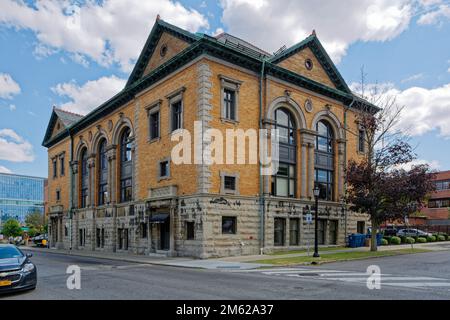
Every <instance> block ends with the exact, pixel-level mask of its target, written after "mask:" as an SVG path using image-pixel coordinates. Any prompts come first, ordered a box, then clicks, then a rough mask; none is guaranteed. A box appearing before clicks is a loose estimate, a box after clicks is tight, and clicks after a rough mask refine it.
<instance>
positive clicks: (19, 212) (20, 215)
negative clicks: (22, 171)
mask: <svg viewBox="0 0 450 320" xmlns="http://www.w3.org/2000/svg"><path fill="white" fill-rule="evenodd" d="M44 182H45V179H44V178H37V177H28V176H20V175H13V174H5V173H0V218H1V220H0V221H2V222H5V221H6V220H8V219H9V218H15V219H17V220H19V221H20V222H24V221H25V218H26V216H27V215H28V214H29V213H31V212H35V211H40V212H41V213H44Z"/></svg>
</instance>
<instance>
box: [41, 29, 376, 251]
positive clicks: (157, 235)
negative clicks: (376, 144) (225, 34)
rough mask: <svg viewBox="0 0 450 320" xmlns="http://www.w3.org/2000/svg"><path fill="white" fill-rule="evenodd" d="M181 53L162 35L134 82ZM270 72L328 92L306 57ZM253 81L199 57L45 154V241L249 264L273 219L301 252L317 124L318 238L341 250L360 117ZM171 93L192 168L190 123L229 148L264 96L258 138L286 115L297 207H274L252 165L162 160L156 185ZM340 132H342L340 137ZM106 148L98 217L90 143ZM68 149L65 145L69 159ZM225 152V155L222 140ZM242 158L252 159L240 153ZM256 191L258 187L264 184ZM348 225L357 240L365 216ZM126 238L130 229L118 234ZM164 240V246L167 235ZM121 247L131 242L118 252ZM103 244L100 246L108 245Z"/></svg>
mask: <svg viewBox="0 0 450 320" xmlns="http://www.w3.org/2000/svg"><path fill="white" fill-rule="evenodd" d="M163 45H165V46H167V48H168V49H167V52H166V54H165V55H164V57H161V55H160V50H161V47H162V46H163ZM188 46H189V43H188V42H186V41H184V40H182V39H179V38H177V37H175V36H174V35H171V34H169V33H166V32H163V33H162V36H161V38H160V40H159V42H158V43H157V45H156V46H155V49H154V50H153V56H152V57H150V59H149V61H147V63H146V67H145V68H144V70H143V73H142V77H144V79H145V78H146V77H152V76H154V74H155V70H158V68H164V65H163V63H165V62H168V61H169V59H170V58H173V57H176V55H177V54H178V53H180V52H181V51H183V50H185V49H186V48H187V47H188ZM305 59H311V60H312V61H313V65H314V67H313V69H312V70H307V69H306V68H305V66H304V61H305ZM278 66H281V67H283V68H285V69H287V70H290V71H293V72H296V73H298V74H300V75H302V76H304V77H306V78H309V79H311V80H313V81H316V82H319V83H321V84H324V85H326V86H329V87H330V88H333V89H336V86H335V84H334V83H333V82H332V81H331V80H330V77H328V75H327V73H326V72H325V71H324V70H323V68H322V66H321V64H320V62H319V60H318V59H317V58H316V57H315V56H314V54H313V52H312V51H311V50H310V49H309V48H306V49H303V50H302V51H300V52H298V53H296V54H294V55H292V56H291V57H289V58H286V59H285V60H282V61H281V62H280V63H278ZM223 79H227V81H231V82H233V81H234V82H235V83H238V84H239V90H238V93H237V95H238V119H237V121H228V120H226V119H223V113H222V102H223V101H222V99H223V95H222V89H223V88H222V86H223ZM260 80H261V79H260V74H259V73H258V72H255V71H254V70H253V71H252V70H250V69H248V68H245V67H243V66H238V65H237V64H233V63H230V62H229V61H224V60H222V59H220V58H217V57H212V56H210V55H208V54H204V55H202V56H200V57H198V58H196V59H193V60H192V61H190V62H188V63H186V64H184V65H180V66H179V67H177V68H176V69H174V70H173V71H172V72H170V73H169V74H167V75H166V76H165V77H163V78H161V79H158V80H157V81H155V82H153V83H151V84H150V85H149V86H147V87H146V88H143V89H141V90H139V91H138V92H134V94H133V96H132V97H131V98H130V99H129V101H128V102H125V103H123V104H122V105H119V106H117V107H115V108H114V109H113V110H111V111H110V112H108V113H105V114H104V115H103V116H102V117H101V118H100V119H97V120H96V121H93V122H92V123H90V124H89V125H87V126H84V127H83V128H82V129H80V130H76V132H73V133H72V136H70V137H66V138H64V139H63V140H62V141H60V142H58V143H56V144H54V145H51V146H50V147H49V149H48V154H49V187H48V189H49V207H50V212H52V208H53V211H55V210H59V211H58V212H53V216H52V219H53V221H54V222H53V224H52V229H53V230H54V231H53V234H55V233H56V234H57V235H58V236H54V240H53V241H54V242H57V243H58V244H59V245H60V246H63V247H65V248H67V247H70V248H76V249H79V250H86V249H89V250H105V251H113V252H116V251H128V250H132V251H133V252H134V253H139V254H144V253H151V252H158V251H159V250H169V252H170V254H172V255H191V256H192V255H193V256H197V257H202V258H203V257H211V256H223V255H232V254H255V253H259V250H260V249H264V251H271V250H274V248H275V247H276V246H277V245H276V244H275V243H276V242H277V241H279V239H278V240H276V239H275V235H274V223H275V220H276V219H284V220H285V228H286V230H285V231H286V232H285V241H283V247H289V246H290V245H291V246H294V247H299V246H301V245H302V244H303V243H305V241H306V240H307V239H308V238H310V237H311V234H308V233H307V232H306V230H305V229H304V226H303V224H304V223H303V219H304V214H305V213H306V212H307V210H310V208H311V206H312V205H313V202H312V200H313V199H312V188H313V186H314V177H313V174H314V141H315V140H314V139H315V133H314V132H315V131H316V128H315V123H317V121H319V120H325V121H328V122H330V123H331V124H332V127H333V128H334V142H333V149H334V171H333V174H334V177H333V178H334V179H333V180H334V184H333V194H334V196H333V199H332V201H328V202H325V204H324V206H325V207H324V208H325V209H324V210H325V211H326V210H328V211H326V212H328V215H327V216H322V219H323V220H324V221H326V223H325V227H324V228H328V227H327V226H328V225H329V224H333V223H338V224H339V230H340V231H339V234H337V235H334V234H333V235H327V236H326V237H325V238H324V242H328V243H329V244H334V243H342V242H343V241H345V235H344V231H343V230H344V227H343V226H342V223H343V222H342V221H341V220H342V219H343V218H342V217H343V213H341V212H343V211H342V210H344V208H342V205H341V204H340V201H341V197H342V196H343V194H344V191H345V190H344V187H345V186H344V178H343V177H344V167H345V161H348V160H350V159H361V158H362V155H361V154H359V153H358V151H357V148H358V137H357V135H355V134H354V133H356V134H357V133H358V126H357V123H356V121H355V120H356V116H357V114H356V111H355V110H354V109H351V108H350V109H349V108H348V107H347V106H346V105H344V103H343V102H341V101H338V100H335V99H332V98H330V97H327V96H325V95H322V94H318V93H316V92H313V91H311V90H308V89H305V88H304V87H301V86H299V85H294V84H293V83H290V82H287V81H284V80H280V79H279V78H277V77H276V76H266V75H265V76H264V79H263V80H262V82H260ZM261 84H262V86H260V85H261ZM260 90H262V92H260ZM175 92H176V93H177V94H179V95H181V96H182V105H183V113H182V119H183V120H182V123H183V126H182V127H183V129H185V130H187V131H188V132H190V133H191V138H192V141H191V147H192V148H191V159H194V158H195V157H194V151H195V148H196V145H195V144H194V131H195V130H194V123H195V122H196V121H197V122H201V123H203V125H205V126H207V127H208V128H212V129H218V130H219V131H220V132H221V133H222V136H223V137H224V138H225V137H226V130H227V129H240V130H243V131H246V130H258V129H259V128H260V94H261V95H262V105H261V111H262V119H261V121H262V123H264V125H263V127H262V128H264V129H269V130H270V129H271V128H272V126H273V121H274V120H273V113H274V110H276V109H277V108H278V107H285V108H287V109H289V110H292V112H293V113H294V114H295V118H296V122H297V128H296V129H297V130H296V142H297V143H296V144H297V146H296V168H297V169H296V192H295V197H294V198H284V199H283V198H281V197H274V196H271V195H270V193H271V187H270V186H271V179H272V178H271V177H270V176H267V177H260V167H259V164H245V165H241V164H211V165H207V164H183V165H175V164H174V163H173V162H172V161H170V169H169V172H170V174H169V177H167V178H163V179H162V178H160V177H159V162H160V161H162V160H166V159H171V151H172V149H173V148H174V146H176V145H177V143H178V142H177V141H172V137H173V136H174V133H171V132H170V131H169V129H170V102H169V99H170V95H171V94H173V93H175ZM307 101H310V102H311V103H312V110H307V108H306V107H305V104H306V102H307ZM155 106H157V107H158V108H159V128H160V135H159V138H158V139H154V140H150V137H149V130H150V128H149V117H148V114H149V108H150V107H155ZM58 121H60V120H58ZM271 121H272V122H271ZM56 123H58V122H56ZM345 123H346V126H347V130H344V125H345ZM127 127H128V128H130V130H131V133H132V146H133V147H132V157H133V161H132V181H133V182H132V189H133V196H132V199H131V201H129V202H126V203H121V201H120V175H121V171H120V157H121V156H120V154H121V153H120V142H119V137H120V134H121V132H123V130H124V128H127ZM204 130H205V128H204ZM59 132H61V131H59ZM55 136H57V134H55V133H53V134H52V137H55ZM102 138H105V139H106V141H107V150H108V151H107V159H108V170H109V171H108V199H107V201H106V203H105V204H104V205H102V206H98V201H99V195H98V191H99V189H98V188H99V186H98V184H99V183H98V179H99V172H98V168H99V154H98V143H99V142H100V140H101V139H102ZM71 143H73V150H72V152H71V149H70V146H71ZM223 146H224V149H223V155H224V156H225V154H226V149H225V148H226V143H225V141H224V143H223ZM83 148H87V152H88V158H89V160H88V163H89V168H88V176H89V200H88V204H87V206H86V207H84V208H80V204H81V201H80V199H81V198H80V185H81V178H80V177H81V161H80V154H81V153H80V151H81V150H82V149H83ZM62 152H64V153H65V161H66V174H65V175H64V176H60V175H59V169H58V176H57V177H56V178H54V179H52V159H53V158H54V157H55V156H58V155H60V154H61V153H62ZM245 152H246V153H247V157H246V158H247V159H248V149H247V150H246V151H245ZM71 153H73V159H71ZM236 154H237V150H235V155H236ZM70 160H72V162H71V163H69V161H70ZM58 166H59V163H58ZM70 170H72V171H71V172H72V174H73V181H74V184H73V190H74V193H73V194H72V199H73V203H72V204H70V203H69V202H70V198H71V196H70V189H71V180H70V177H71V175H70V174H69V171H70ZM223 173H225V174H232V175H236V176H238V177H239V179H238V190H239V192H237V193H236V194H234V195H229V194H224V193H223V192H222V183H223V181H222V177H221V174H223ZM260 181H263V184H262V185H261V184H260ZM57 190H60V191H61V200H60V201H56V199H55V196H56V191H57ZM261 190H262V193H261ZM60 206H62V209H61V208H60ZM262 208H264V212H265V215H266V216H265V219H264V220H265V221H266V222H265V224H264V226H262V225H261V223H262V222H261V221H262V219H261V215H262V214H263V212H262ZM308 208H309V209H308ZM289 210H291V211H289ZM292 210H293V211H292ZM330 210H331V211H330ZM325 211H324V212H325ZM330 212H331V213H330ZM293 214H294V216H293ZM161 216H164V217H163V218H164V219H166V220H164V221H165V222H163V223H161V221H158V223H153V222H154V221H153V222H152V219H162V218H161ZM68 217H70V218H68ZM158 217H159V218H158ZM223 217H235V218H236V219H237V220H236V221H237V222H236V223H237V224H238V226H237V231H235V234H232V235H228V234H223V231H222V229H221V228H222V226H221V223H223V220H222V219H223ZM295 219H297V220H298V221H300V224H299V228H300V229H299V230H298V232H299V236H298V239H297V240H298V241H288V240H289V239H288V236H289V228H290V227H289V226H290V225H291V226H292V225H294V222H295V221H297V220H295ZM346 219H347V218H346ZM291 220H292V221H291ZM167 221H170V223H169V222H167ZM345 221H346V222H345V223H346V226H345V232H346V233H347V232H350V231H352V230H356V222H357V221H358V222H364V223H366V222H367V217H365V216H363V215H357V214H354V215H353V216H352V220H351V222H347V220H345ZM290 223H291V224H290ZM295 223H297V222H295ZM191 224H193V227H192V225H191ZM63 226H64V227H65V228H66V229H67V228H69V229H70V230H69V231H67V233H65V235H64V236H63V235H62V231H61V230H62V228H63ZM164 226H165V227H164ZM188 227H192V228H193V229H192V230H191V229H188ZM347 227H348V228H347ZM142 228H146V230H147V231H146V233H147V234H148V238H147V239H143V238H140V237H141V236H142V234H143V230H142ZM164 228H167V229H164ZM347 229H348V230H347ZM98 230H103V231H102V232H101V234H102V237H105V239H103V238H102V240H99V238H98V232H99V231H98ZM105 230H106V231H105ZM124 230H127V231H126V233H124ZM326 230H328V229H326ZM330 230H331V229H330ZM324 232H325V231H324ZM336 232H337V231H336ZM166 233H167V239H166V238H164V236H163V235H164V234H166ZM123 237H126V238H127V240H126V242H125V240H124V239H123ZM190 237H193V238H192V239H191V238H190ZM85 238H86V239H87V240H86V239H85ZM278 238H279V236H278ZM330 239H331V240H330ZM332 239H334V240H332ZM103 242H105V243H106V245H105V246H103V244H102V243H103ZM125 243H126V246H125ZM242 243H247V244H246V247H241V246H242ZM124 246H125V247H126V249H124Z"/></svg>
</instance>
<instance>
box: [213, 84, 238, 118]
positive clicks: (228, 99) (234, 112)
mask: <svg viewBox="0 0 450 320" xmlns="http://www.w3.org/2000/svg"><path fill="white" fill-rule="evenodd" d="M219 79H220V85H221V100H222V112H221V118H222V120H225V121H239V88H240V86H241V84H242V81H239V80H235V79H231V78H229V77H226V76H224V75H219Z"/></svg>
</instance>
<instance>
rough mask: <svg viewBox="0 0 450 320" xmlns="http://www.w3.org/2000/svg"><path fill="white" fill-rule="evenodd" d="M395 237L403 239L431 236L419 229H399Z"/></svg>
mask: <svg viewBox="0 0 450 320" xmlns="http://www.w3.org/2000/svg"><path fill="white" fill-rule="evenodd" d="M397 236H398V237H400V236H404V237H428V236H431V233H429V232H425V231H422V230H419V229H401V230H398V231H397Z"/></svg>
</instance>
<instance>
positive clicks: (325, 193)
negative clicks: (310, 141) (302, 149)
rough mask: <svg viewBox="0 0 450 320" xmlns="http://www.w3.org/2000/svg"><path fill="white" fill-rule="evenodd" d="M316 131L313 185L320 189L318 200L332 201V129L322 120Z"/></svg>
mask: <svg viewBox="0 0 450 320" xmlns="http://www.w3.org/2000/svg"><path fill="white" fill-rule="evenodd" d="M316 130H317V136H316V151H315V159H316V160H315V185H316V186H318V187H319V189H320V195H319V198H320V199H323V200H328V201H332V200H333V176H334V160H333V158H334V147H333V144H334V134H333V129H332V127H331V125H330V124H329V123H328V122H326V121H323V120H322V121H319V122H318V123H317V125H316Z"/></svg>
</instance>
